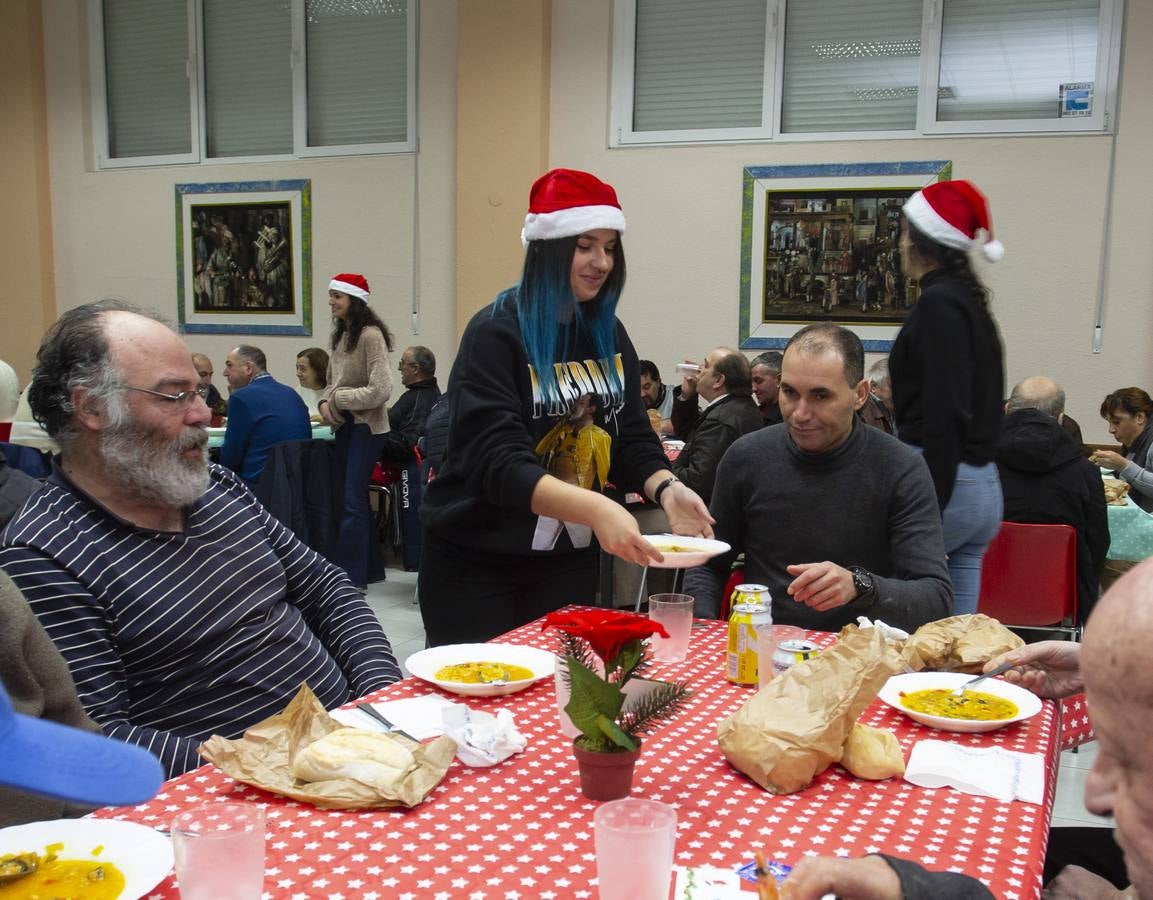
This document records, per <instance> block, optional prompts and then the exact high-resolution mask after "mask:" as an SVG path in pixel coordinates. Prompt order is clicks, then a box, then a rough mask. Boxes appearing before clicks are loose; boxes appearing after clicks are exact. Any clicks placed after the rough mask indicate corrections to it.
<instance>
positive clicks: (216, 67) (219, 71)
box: [204, 0, 293, 157]
mask: <svg viewBox="0 0 1153 900" xmlns="http://www.w3.org/2000/svg"><path fill="white" fill-rule="evenodd" d="M204 94H205V106H206V121H207V139H208V155H209V156H210V157H219V156H264V155H278V154H290V153H292V150H293V146H292V18H291V14H290V8H289V4H287V3H285V2H284V0H245V2H243V3H236V2H235V0H204Z"/></svg>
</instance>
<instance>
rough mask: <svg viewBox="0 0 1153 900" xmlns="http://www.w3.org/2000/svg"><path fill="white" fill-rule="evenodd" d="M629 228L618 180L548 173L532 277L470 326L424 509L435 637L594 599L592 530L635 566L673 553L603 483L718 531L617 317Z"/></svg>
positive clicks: (487, 630) (483, 629)
mask: <svg viewBox="0 0 1153 900" xmlns="http://www.w3.org/2000/svg"><path fill="white" fill-rule="evenodd" d="M624 230H625V220H624V215H623V213H622V212H621V208H620V203H619V202H618V201H617V196H616V192H615V191H614V190H613V188H612V187H611V186H609V185H607V184H605V183H604V182H602V181H601V180H600V179H598V178H596V177H595V176H593V175H590V174H589V173H587V172H579V171H575V170H571V169H554V170H553V171H551V172H548V173H546V174H545V175H543V176H541V177H540V178H539V179H537V181H536V183H535V184H533V186H532V191H531V193H530V196H529V212H528V215H527V216H525V224H524V230H523V232H522V234H521V239H522V242H523V243H524V245H525V247H526V254H525V262H524V270H523V273H522V276H521V281H520V284H518V285H516V286H515V287H512V288H509V289H508V290H506V291H504V292H503V293H501V294H500V295H499V296H498V297H497V298H496V300H495V301H494V302H493V303H492V304H490V305H489V306H486V307H485V308H484V309H482V310H481V311H480V312H478V313H477V314H476V315H475V316H473V318H472V321H471V322H470V323H469V325H468V327H467V328H466V329H465V333H464V335H463V337H462V339H461V345H460V350H459V351H458V353H457V357H456V362H455V365H454V366H453V369H452V374H451V375H450V376H449V383H448V392H447V393H448V403H449V410H450V413H449V416H450V420H449V433H448V447H447V451H446V455H445V460H444V464H443V466H442V468H441V470H440V472H439V473H438V475H437V477H436V478H435V479H434V480H433V481H432V482H430V484H429V486H428V490H427V492H426V494H425V497H424V501H423V504H422V507H421V518H422V521H423V522H424V525H425V536H424V546H423V549H422V556H421V566H420V578H419V587H418V596H419V598H420V606H421V613H422V615H423V618H424V626H425V631H426V633H427V635H428V640H429V644H430V645H433V646H435V645H437V644H445V643H452V642H459V641H478V640H487V639H488V638H490V637H493V636H495V635H497V634H501V633H502V632H504V631H507V630H508V629H510V628H514V627H516V626H518V625H522V624H524V623H525V622H529V621H531V620H533V619H535V618H537V617H539V616H541V615H544V614H545V613H547V612H550V611H552V610H555V609H558V608H559V607H561V606H564V605H565V604H568V603H583V604H591V603H592V602H593V600H594V598H595V593H596V573H597V552H596V549H595V546H594V544H593V541H592V537H593V535H595V536H596V538H597V543H599V545H600V547H601V548H602V549H603V550H605V551H607V552H608V553H612V554H615V555H617V556H620V557H621V558H623V559H626V560H629V561H630V562H634V563H639V564H642V565H643V564H646V563H647V562H649V561H651V560H657V559H660V554H659V553H658V552H657V551H656V550H655V549H654V548H653V546H652V545H651V544H649V543H648V542H647V541H645V540H644V539H643V538H642V537H641V534H640V531H639V529H638V527H637V523H636V520H635V519H634V518H633V516H632V515H631V514H630V513H629V512H628V511H627V510H625V508H624V507H623V506H621V505H620V504H618V503H617V502H616V501H614V500H612V499H610V498H609V497H606V496H605V495H604V494H603V493H602V491H603V490H604V487H605V483H606V482H611V483H612V484H613V485H615V486H616V487H617V488H619V489H621V490H624V491H638V492H643V494H644V496H645V498H646V499H648V500H651V501H652V502H654V503H657V504H658V505H659V506H661V507H662V508H663V509H664V511H665V513H666V514H667V515H668V518H669V522H670V524H671V526H672V528H673V529H674V530H675V531H676V532H677V533H680V534H705V535H707V536H710V537H711V535H712V530H711V528H710V523H711V522H712V519H711V518H710V516H709V514H708V510H707V509H706V508H705V505H704V503H703V502H702V501H701V499H700V498H699V497H698V496H697V495H696V494H695V493H693V491H691V490H689V489H688V488H687V487H685V486H684V485H683V484H681V483H680V482H679V481H677V479H676V478H675V477H674V476H673V474H672V472H671V471H669V468H668V463H667V461H666V459H665V456H664V453H663V452H662V450H661V446H660V443H659V442H658V440H657V437H656V435H655V434H654V433H653V430H652V428H651V427H650V426H649V421H648V417H647V415H646V414H645V410H644V406H643V404H642V402H641V394H640V371H639V363H638V360H637V355H636V351H635V350H634V349H633V345H632V342H631V341H630V340H629V337H628V334H627V333H626V332H625V329H624V326H623V325H621V323H620V322H619V321H618V320H617V318H616V304H617V300H618V299H619V297H620V293H621V289H622V287H623V286H624V280H625V258H624V248H623V247H622V245H621V234H622V233H623V232H624ZM590 394H591V395H592V396H591V397H590V396H589V395H590ZM590 410H591V415H592V421H591V422H590V421H586V420H587V419H588V418H589V415H588V414H587V413H589V411H590ZM581 412H585V413H586V415H584V416H583V417H582V416H581V415H579V413H581ZM606 454H607V459H606ZM606 470H607V471H606ZM589 486H591V489H589Z"/></svg>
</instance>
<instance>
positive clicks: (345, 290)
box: [328, 278, 371, 300]
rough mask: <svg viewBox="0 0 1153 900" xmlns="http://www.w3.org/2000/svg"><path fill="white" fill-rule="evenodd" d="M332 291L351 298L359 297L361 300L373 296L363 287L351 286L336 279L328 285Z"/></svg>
mask: <svg viewBox="0 0 1153 900" xmlns="http://www.w3.org/2000/svg"><path fill="white" fill-rule="evenodd" d="M328 289H329V290H330V291H340V292H341V293H342V294H348V295H349V296H350V297H359V298H360V299H361V300H367V299H368V298H369V297H370V296H371V295H370V294H369V292H368V291H366V290H365V289H364V288H362V287H358V286H357V285H355V284H349V283H348V282H347V281H337V280H336V279H335V278H334V279H332V281H330V282H329V283H328Z"/></svg>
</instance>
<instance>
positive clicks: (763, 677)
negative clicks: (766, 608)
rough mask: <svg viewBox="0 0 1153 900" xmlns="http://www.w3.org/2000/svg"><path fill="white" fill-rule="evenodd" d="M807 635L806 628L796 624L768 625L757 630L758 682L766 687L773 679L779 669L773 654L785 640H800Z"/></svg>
mask: <svg viewBox="0 0 1153 900" xmlns="http://www.w3.org/2000/svg"><path fill="white" fill-rule="evenodd" d="M804 637H805V629H803V628H798V627H797V626H796V625H768V626H766V627H764V628H761V629H758V631H757V682H758V684H759V685H760V686H761V687H764V686H765V685H766V684H768V683H769V682H770V681H772V680H773V676H774V675H776V674H777V669H776V667H775V665H774V664H773V654H774V653H775V652H776V650H777V646H778V645H779V644H781V643H783V642H784V641H800V640H803V639H804Z"/></svg>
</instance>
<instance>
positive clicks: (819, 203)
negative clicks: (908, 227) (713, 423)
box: [740, 160, 952, 353]
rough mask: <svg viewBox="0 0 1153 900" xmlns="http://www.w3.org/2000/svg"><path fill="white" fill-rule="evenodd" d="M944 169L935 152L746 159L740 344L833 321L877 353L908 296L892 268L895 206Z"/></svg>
mask: <svg viewBox="0 0 1153 900" xmlns="http://www.w3.org/2000/svg"><path fill="white" fill-rule="evenodd" d="M951 169H952V164H951V163H950V162H948V161H945V160H929V161H917V162H890V163H852V164H839V165H814V166H749V167H747V168H746V169H745V170H744V184H743V201H742V204H741V290H740V302H741V319H740V322H741V324H740V328H741V335H740V347H741V349H742V350H765V349H778V350H779V349H783V348H784V346H785V344H787V343H788V339H789V338H790V337H791V336H792V335H793V333H794V332H796V331H797V330H798V329H800V328H802V327H804V326H805V325H808V324H810V323H812V322H836V323H838V324H840V325H845V326H846V327H848V328H851V329H852V330H853V331H855V332H856V333H857V334H858V335H859V336H860V338H861V340H862V341H863V342H864V345H865V349H866V350H867V351H871V352H886V353H887V352H888V351H889V349H890V347H891V346H892V343H893V339H894V338H895V337H896V335H897V331H898V330H899V329H900V327H901V323H902V322H903V321H904V319H905V315H906V314H907V312H908V310H909V309H910V308H911V307H912V306H913V304H915V303H916V302H917V296H918V289H917V285H916V282H913V281H910V280H909V279H908V278H906V277H905V275H904V273H903V272H902V271H901V263H900V254H899V253H898V250H897V241H898V238H899V236H900V221H901V207H902V206H903V205H904V203H905V200H906V199H908V198H909V197H910V196H911V195H912V194H913V193H914V192H916V191H918V190H920V189H921V188H922V187H924V186H925V185H926V184H929V183H930V182H933V181H944V180H947V179H948V178H949V177H950V172H951Z"/></svg>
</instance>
